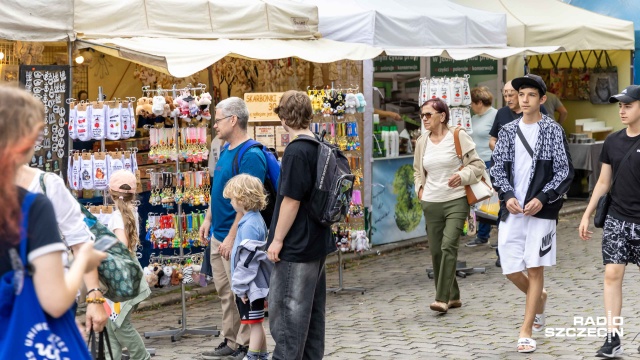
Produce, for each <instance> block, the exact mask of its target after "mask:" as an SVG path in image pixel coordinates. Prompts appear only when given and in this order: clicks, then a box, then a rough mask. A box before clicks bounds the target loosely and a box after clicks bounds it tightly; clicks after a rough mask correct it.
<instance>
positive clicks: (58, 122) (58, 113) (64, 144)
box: [19, 65, 71, 179]
mask: <svg viewBox="0 0 640 360" xmlns="http://www.w3.org/2000/svg"><path fill="white" fill-rule="evenodd" d="M69 69H70V67H69V66H67V65H20V68H19V71H20V74H19V77H20V85H21V86H22V87H23V88H24V89H25V90H26V91H27V92H29V93H31V94H33V96H34V97H35V98H36V99H38V100H40V101H42V103H43V104H44V118H45V127H44V130H43V133H42V135H43V139H42V142H41V143H40V144H39V145H37V146H36V147H35V152H34V154H33V157H32V158H31V161H30V162H29V165H30V166H31V167H37V168H39V169H40V170H42V171H47V172H54V173H56V174H58V175H60V176H62V177H63V178H65V179H66V175H67V156H68V154H69V142H68V139H69V135H68V124H69V104H68V103H67V99H68V98H69V94H70V87H71V86H70V84H69Z"/></svg>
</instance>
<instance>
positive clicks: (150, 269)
mask: <svg viewBox="0 0 640 360" xmlns="http://www.w3.org/2000/svg"><path fill="white" fill-rule="evenodd" d="M142 273H143V274H144V279H145V280H146V281H147V284H148V285H149V287H155V286H156V285H157V284H158V275H156V273H155V272H154V266H153V264H149V265H148V266H147V267H146V268H144V270H143V272H142Z"/></svg>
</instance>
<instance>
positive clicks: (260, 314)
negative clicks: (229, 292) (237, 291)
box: [236, 296, 265, 324]
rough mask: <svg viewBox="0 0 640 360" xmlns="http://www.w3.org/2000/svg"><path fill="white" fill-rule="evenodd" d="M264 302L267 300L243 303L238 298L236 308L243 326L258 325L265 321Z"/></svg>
mask: <svg viewBox="0 0 640 360" xmlns="http://www.w3.org/2000/svg"><path fill="white" fill-rule="evenodd" d="M264 301H265V299H264V298H262V299H257V300H254V301H253V302H252V303H249V302H247V303H246V304H245V303H243V302H242V299H241V298H240V297H238V296H236V306H237V307H238V312H239V313H240V323H241V324H258V323H261V322H263V321H264Z"/></svg>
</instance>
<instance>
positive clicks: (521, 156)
mask: <svg viewBox="0 0 640 360" xmlns="http://www.w3.org/2000/svg"><path fill="white" fill-rule="evenodd" d="M518 126H519V127H520V130H522V135H524V137H525V139H527V142H528V143H529V146H530V147H531V150H533V149H535V148H536V142H537V141H538V133H539V132H540V125H539V124H538V123H537V122H536V123H534V124H525V123H524V121H520V123H519V124H518ZM515 148H516V149H515V157H514V161H513V187H514V190H515V196H516V199H518V202H519V203H520V207H522V208H524V205H525V204H524V201H525V199H526V197H527V191H528V190H529V179H530V178H531V170H532V162H533V158H532V157H531V155H529V152H528V151H527V149H526V148H525V147H524V145H523V144H522V141H521V140H520V137H519V136H517V135H516V144H515Z"/></svg>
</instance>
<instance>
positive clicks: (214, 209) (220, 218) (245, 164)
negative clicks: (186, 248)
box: [210, 140, 267, 241]
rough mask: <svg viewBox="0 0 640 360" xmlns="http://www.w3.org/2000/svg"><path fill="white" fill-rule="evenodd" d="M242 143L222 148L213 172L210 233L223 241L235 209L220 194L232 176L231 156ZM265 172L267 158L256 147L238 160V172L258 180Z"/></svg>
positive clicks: (262, 177)
mask: <svg viewBox="0 0 640 360" xmlns="http://www.w3.org/2000/svg"><path fill="white" fill-rule="evenodd" d="M247 141H248V140H247ZM242 145H244V142H243V143H241V144H238V146H236V147H234V148H233V149H229V148H227V149H224V150H223V151H222V153H220V158H219V159H218V162H217V163H216V168H215V171H214V172H213V182H212V184H211V205H210V208H211V235H212V236H213V238H215V239H216V240H218V241H224V239H225V238H226V237H227V235H229V229H231V225H233V220H235V218H236V211H235V210H234V209H233V206H231V200H229V199H225V198H224V197H223V196H222V191H223V190H224V186H225V185H226V184H227V181H229V179H231V178H232V177H233V176H234V175H233V158H234V157H235V156H236V154H237V153H238V151H240V149H241V148H242ZM266 173H267V160H266V159H265V157H264V154H263V153H262V150H261V149H259V148H257V147H253V148H251V149H249V150H247V151H246V152H245V153H244V156H242V159H241V161H240V167H239V168H238V174H249V175H253V176H255V177H257V178H258V179H260V181H262V182H264V178H265V176H266ZM236 175H237V174H236Z"/></svg>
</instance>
